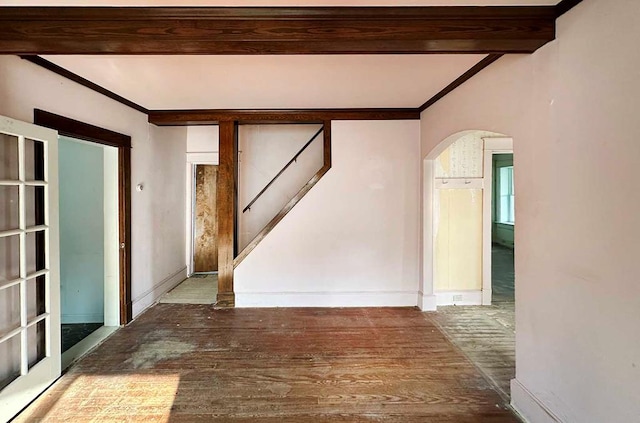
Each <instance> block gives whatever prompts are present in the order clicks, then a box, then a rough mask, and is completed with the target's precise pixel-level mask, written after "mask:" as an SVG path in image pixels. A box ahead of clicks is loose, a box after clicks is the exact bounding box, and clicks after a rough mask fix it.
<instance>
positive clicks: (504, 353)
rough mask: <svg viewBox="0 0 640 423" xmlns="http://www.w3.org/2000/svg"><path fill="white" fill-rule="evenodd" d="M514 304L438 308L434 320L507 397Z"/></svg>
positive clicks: (513, 361)
mask: <svg viewBox="0 0 640 423" xmlns="http://www.w3.org/2000/svg"><path fill="white" fill-rule="evenodd" d="M514 306H515V304H514V303H513V302H500V303H494V305H491V306H461V307H460V306H449V307H438V312H437V313H434V314H433V319H434V320H435V321H436V322H437V323H438V325H439V326H440V328H441V329H442V330H443V331H444V332H445V334H446V335H447V336H448V337H449V338H450V339H451V341H452V342H453V343H454V344H456V345H457V346H458V347H459V348H460V349H461V350H462V351H463V352H464V353H465V354H466V355H467V357H469V359H470V360H471V361H472V362H473V363H474V364H475V365H476V366H478V368H480V370H481V371H482V372H483V373H484V374H485V375H486V376H487V377H488V378H489V379H490V380H492V381H493V383H494V384H495V385H496V386H497V387H498V389H499V392H500V394H501V395H502V396H503V397H504V398H510V395H511V379H513V378H515V377H516V330H515V307H514Z"/></svg>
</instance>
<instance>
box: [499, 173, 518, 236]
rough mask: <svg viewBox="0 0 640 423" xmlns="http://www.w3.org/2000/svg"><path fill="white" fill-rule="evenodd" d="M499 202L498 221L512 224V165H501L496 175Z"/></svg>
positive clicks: (513, 206) (513, 220)
mask: <svg viewBox="0 0 640 423" xmlns="http://www.w3.org/2000/svg"><path fill="white" fill-rule="evenodd" d="M498 186H499V191H498V192H499V193H500V203H499V206H498V222H499V223H505V224H508V225H513V224H514V223H515V195H514V192H513V166H507V167H501V168H500V174H499V177H498Z"/></svg>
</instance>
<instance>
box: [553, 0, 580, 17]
mask: <svg viewBox="0 0 640 423" xmlns="http://www.w3.org/2000/svg"><path fill="white" fill-rule="evenodd" d="M580 3H582V0H562V1H561V2H560V3H558V4H557V5H556V17H558V18H559V17H560V16H562V15H564V14H565V13H567V12H568V11H569V10H571V9H573V8H574V7H576V6H577V5H578V4H580Z"/></svg>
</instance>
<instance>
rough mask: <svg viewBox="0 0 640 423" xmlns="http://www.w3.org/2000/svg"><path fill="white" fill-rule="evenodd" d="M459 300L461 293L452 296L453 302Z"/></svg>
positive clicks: (460, 299)
mask: <svg viewBox="0 0 640 423" xmlns="http://www.w3.org/2000/svg"><path fill="white" fill-rule="evenodd" d="M460 301H462V294H459V295H454V296H453V302H454V303H457V302H460Z"/></svg>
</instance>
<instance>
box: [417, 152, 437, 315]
mask: <svg viewBox="0 0 640 423" xmlns="http://www.w3.org/2000/svg"><path fill="white" fill-rule="evenodd" d="M434 168H435V165H434V161H433V160H431V159H424V160H423V162H422V172H423V173H422V193H423V194H422V269H421V270H422V275H421V276H422V280H421V281H420V282H421V283H420V294H419V295H420V296H421V297H422V307H420V308H421V310H427V309H431V308H424V307H425V306H426V305H427V304H429V307H430V306H431V302H429V303H426V302H425V297H426V298H427V299H428V298H430V297H433V290H434V284H433V281H434V280H435V268H434V256H435V253H434V251H435V250H434V245H435V235H434V234H435V231H434V213H433V212H434V206H433V204H434V201H433V194H434V192H435V186H434V176H435V172H434ZM429 301H431V300H429ZM433 310H435V304H433Z"/></svg>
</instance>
